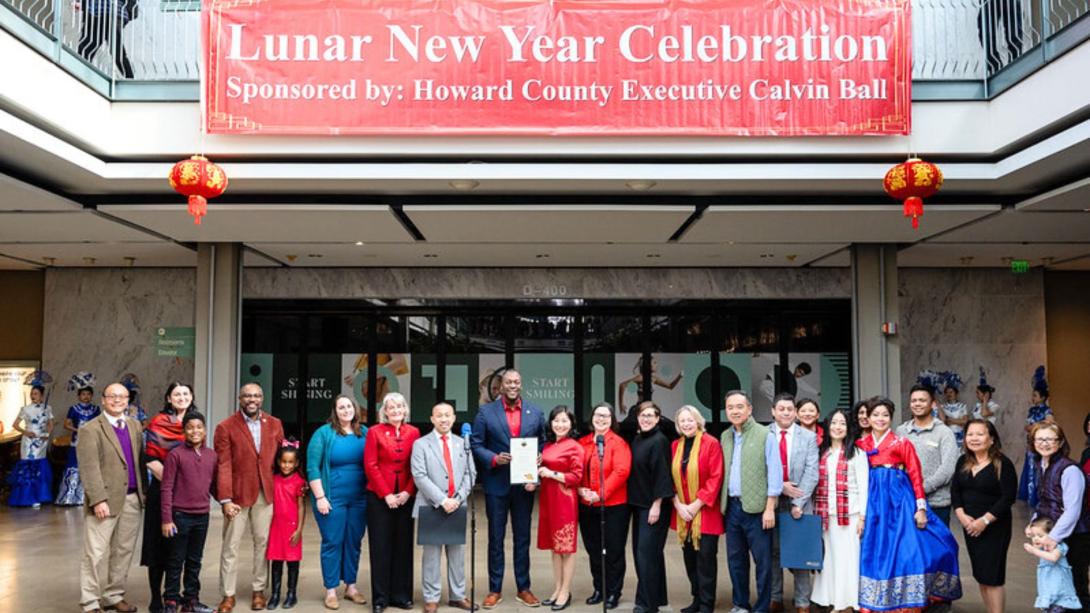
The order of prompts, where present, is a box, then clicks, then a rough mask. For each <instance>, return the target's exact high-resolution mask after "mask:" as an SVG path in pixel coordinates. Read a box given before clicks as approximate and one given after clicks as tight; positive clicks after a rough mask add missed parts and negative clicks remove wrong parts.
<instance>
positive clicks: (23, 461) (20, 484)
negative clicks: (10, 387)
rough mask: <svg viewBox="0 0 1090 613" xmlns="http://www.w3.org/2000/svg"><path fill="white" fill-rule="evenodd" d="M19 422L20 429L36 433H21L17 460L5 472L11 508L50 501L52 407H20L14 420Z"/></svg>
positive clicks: (51, 479)
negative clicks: (9, 490) (6, 472)
mask: <svg viewBox="0 0 1090 613" xmlns="http://www.w3.org/2000/svg"><path fill="white" fill-rule="evenodd" d="M20 420H21V421H22V423H23V429H24V430H26V431H28V432H33V433H34V434H36V435H38V438H30V437H29V436H24V437H23V441H22V445H21V447H20V454H19V458H20V459H19V461H18V462H17V463H16V464H15V468H14V469H13V470H12V471H11V474H10V475H8V483H9V484H10V485H11V497H9V498H8V504H9V505H11V506H13V507H29V506H33V505H39V504H42V503H43V502H50V501H51V500H53V469H52V468H51V467H50V466H49V460H48V459H46V452H47V451H48V450H49V422H51V421H53V409H52V407H50V406H49V405H47V404H42V403H38V404H28V405H26V406H25V407H23V408H22V409H20V410H19V416H18V417H17V418H16V422H18V421H20Z"/></svg>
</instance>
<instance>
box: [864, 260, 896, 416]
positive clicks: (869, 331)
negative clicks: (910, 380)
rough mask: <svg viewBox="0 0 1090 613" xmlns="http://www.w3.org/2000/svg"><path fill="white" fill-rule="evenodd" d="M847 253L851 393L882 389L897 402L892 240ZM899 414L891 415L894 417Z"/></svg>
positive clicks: (880, 391) (867, 394)
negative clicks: (889, 328)
mask: <svg viewBox="0 0 1090 613" xmlns="http://www.w3.org/2000/svg"><path fill="white" fill-rule="evenodd" d="M851 257H852V349H853V351H852V354H853V356H852V357H853V361H852V363H853V365H854V368H853V373H852V374H853V377H854V387H855V397H856V398H868V397H870V396H875V395H882V396H887V397H889V398H891V399H892V400H893V401H894V402H895V403H897V406H901V404H903V403H902V398H901V349H900V345H899V340H898V338H897V335H896V334H886V333H884V332H883V331H882V325H883V324H885V323H892V324H895V325H896V324H898V319H899V315H900V311H899V307H898V301H897V246H896V245H879V244H875V245H870V244H856V245H852V247H851ZM898 420H899V417H898V416H896V415H895V416H893V421H894V423H897V422H898Z"/></svg>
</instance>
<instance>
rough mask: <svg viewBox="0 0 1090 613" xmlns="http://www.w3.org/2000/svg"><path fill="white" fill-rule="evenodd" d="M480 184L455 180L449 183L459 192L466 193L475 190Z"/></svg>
mask: <svg viewBox="0 0 1090 613" xmlns="http://www.w3.org/2000/svg"><path fill="white" fill-rule="evenodd" d="M480 184H481V183H480V182H479V181H474V180H472V179H455V180H453V181H451V182H450V186H451V187H453V188H454V189H456V190H458V191H460V192H468V191H470V190H472V189H476V188H477V186H478V185H480Z"/></svg>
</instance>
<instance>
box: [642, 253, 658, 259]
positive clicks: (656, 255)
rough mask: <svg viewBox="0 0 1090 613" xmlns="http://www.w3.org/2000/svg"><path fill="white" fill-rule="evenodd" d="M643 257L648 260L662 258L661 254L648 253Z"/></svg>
mask: <svg viewBox="0 0 1090 613" xmlns="http://www.w3.org/2000/svg"><path fill="white" fill-rule="evenodd" d="M645 257H649V258H661V257H662V254H661V253H648V254H647V255H646V256H645Z"/></svg>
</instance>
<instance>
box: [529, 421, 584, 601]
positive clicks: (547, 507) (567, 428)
mask: <svg viewBox="0 0 1090 613" xmlns="http://www.w3.org/2000/svg"><path fill="white" fill-rule="evenodd" d="M545 437H546V439H547V440H548V443H546V445H545V449H543V450H542V452H541V467H540V468H539V469H538V476H539V477H540V478H541V512H540V515H539V518H538V524H537V548H538V549H547V550H551V551H552V552H553V581H554V585H553V593H552V596H550V597H549V598H548V599H546V600H543V601H541V604H543V605H545V606H547V607H549V606H551V607H552V610H553V611H562V610H564V609H566V608H568V605H570V604H571V580H572V575H574V574H575V556H574V555H573V554H574V553H575V534H576V524H577V523H578V521H579V499H578V497H577V496H576V491H577V490H578V488H579V484H580V483H582V481H583V447H582V446H581V445H580V444H579V443H578V442H577V440H576V438H575V437H576V432H575V414H573V413H572V412H571V410H570V409H568V407H566V406H563V405H561V406H558V407H556V408H555V409H553V410H552V412H551V413H549V428H548V430H547V433H546V435H545Z"/></svg>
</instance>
